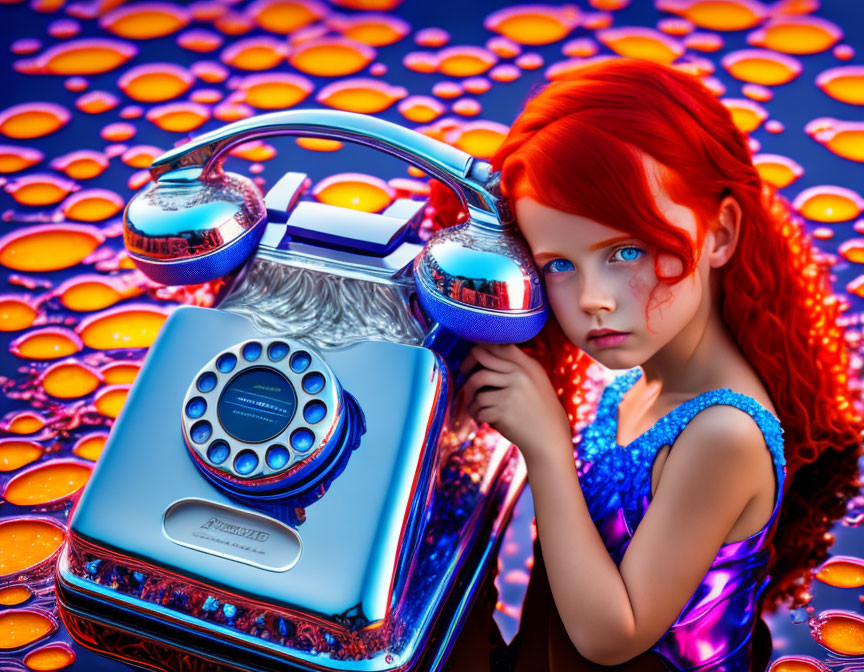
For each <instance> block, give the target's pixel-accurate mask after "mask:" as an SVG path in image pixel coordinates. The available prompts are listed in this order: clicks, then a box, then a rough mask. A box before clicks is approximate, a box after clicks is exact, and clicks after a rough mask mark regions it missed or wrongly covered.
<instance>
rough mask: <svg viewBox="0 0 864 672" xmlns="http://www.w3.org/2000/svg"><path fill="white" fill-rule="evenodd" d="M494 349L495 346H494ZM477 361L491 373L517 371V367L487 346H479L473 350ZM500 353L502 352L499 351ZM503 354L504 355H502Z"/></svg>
mask: <svg viewBox="0 0 864 672" xmlns="http://www.w3.org/2000/svg"><path fill="white" fill-rule="evenodd" d="M493 347H494V346H493ZM471 352H472V353H473V354H474V357H475V358H476V359H477V361H478V362H479V363H480V364H482V365H483V366H484V367H486V368H487V369H490V370H491V371H499V372H501V373H511V372H513V371H515V370H516V368H517V365H516V364H515V363H514V362H512V361H511V360H509V359H505V358H504V357H502V356H500V354H496V353H495V352H494V351H493V350H491V349H489V348H488V346H486V344H482V345H481V344H477V345H476V346H474V348H473V349H472V350H471ZM498 352H499V353H502V351H501V350H500V349H499V350H498ZM502 354H503V353H502Z"/></svg>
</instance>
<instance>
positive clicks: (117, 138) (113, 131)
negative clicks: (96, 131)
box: [100, 121, 138, 142]
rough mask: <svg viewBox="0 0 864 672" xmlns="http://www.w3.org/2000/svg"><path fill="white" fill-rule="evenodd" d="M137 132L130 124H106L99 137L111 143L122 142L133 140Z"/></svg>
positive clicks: (121, 122) (120, 122)
mask: <svg viewBox="0 0 864 672" xmlns="http://www.w3.org/2000/svg"><path fill="white" fill-rule="evenodd" d="M137 132H138V129H137V128H135V126H133V125H132V124H127V123H126V122H123V121H118V122H116V123H113V124H108V125H107V126H106V127H105V128H103V129H102V132H101V133H100V135H101V136H102V137H103V138H105V139H106V140H110V141H111V142H123V141H124V140H129V139H130V138H134V137H135V134H136V133H137Z"/></svg>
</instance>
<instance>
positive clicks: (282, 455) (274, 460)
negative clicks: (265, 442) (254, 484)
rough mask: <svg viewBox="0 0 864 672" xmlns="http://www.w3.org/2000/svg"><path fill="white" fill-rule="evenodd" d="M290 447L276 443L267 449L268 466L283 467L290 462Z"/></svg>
mask: <svg viewBox="0 0 864 672" xmlns="http://www.w3.org/2000/svg"><path fill="white" fill-rule="evenodd" d="M288 457H289V454H288V449H287V448H286V447H285V446H280V445H279V444H276V445H275V446H270V447H269V448H268V449H267V466H268V467H270V468H271V469H281V468H282V467H284V466H285V465H286V464H288Z"/></svg>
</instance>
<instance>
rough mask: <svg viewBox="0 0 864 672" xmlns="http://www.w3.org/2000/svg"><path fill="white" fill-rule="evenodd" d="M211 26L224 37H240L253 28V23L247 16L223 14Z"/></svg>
mask: <svg viewBox="0 0 864 672" xmlns="http://www.w3.org/2000/svg"><path fill="white" fill-rule="evenodd" d="M213 26H214V27H215V28H216V29H217V30H220V31H221V32H223V33H225V34H226V35H242V34H243V33H248V32H249V31H250V30H252V29H253V28H254V27H255V21H254V20H253V19H252V17H251V16H249V15H248V14H243V13H240V12H225V14H223V15H222V16H220V17H219V18H218V19H216V20H215V21H214V22H213Z"/></svg>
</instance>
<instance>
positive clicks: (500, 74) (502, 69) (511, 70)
mask: <svg viewBox="0 0 864 672" xmlns="http://www.w3.org/2000/svg"><path fill="white" fill-rule="evenodd" d="M521 76H522V71H521V70H520V69H519V68H518V67H516V66H515V65H513V64H512V63H503V64H501V65H496V66H495V67H494V68H492V69H491V70H490V71H489V77H490V79H494V80H495V81H496V82H515V81H516V80H517V79H519V78H520V77H521Z"/></svg>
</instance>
